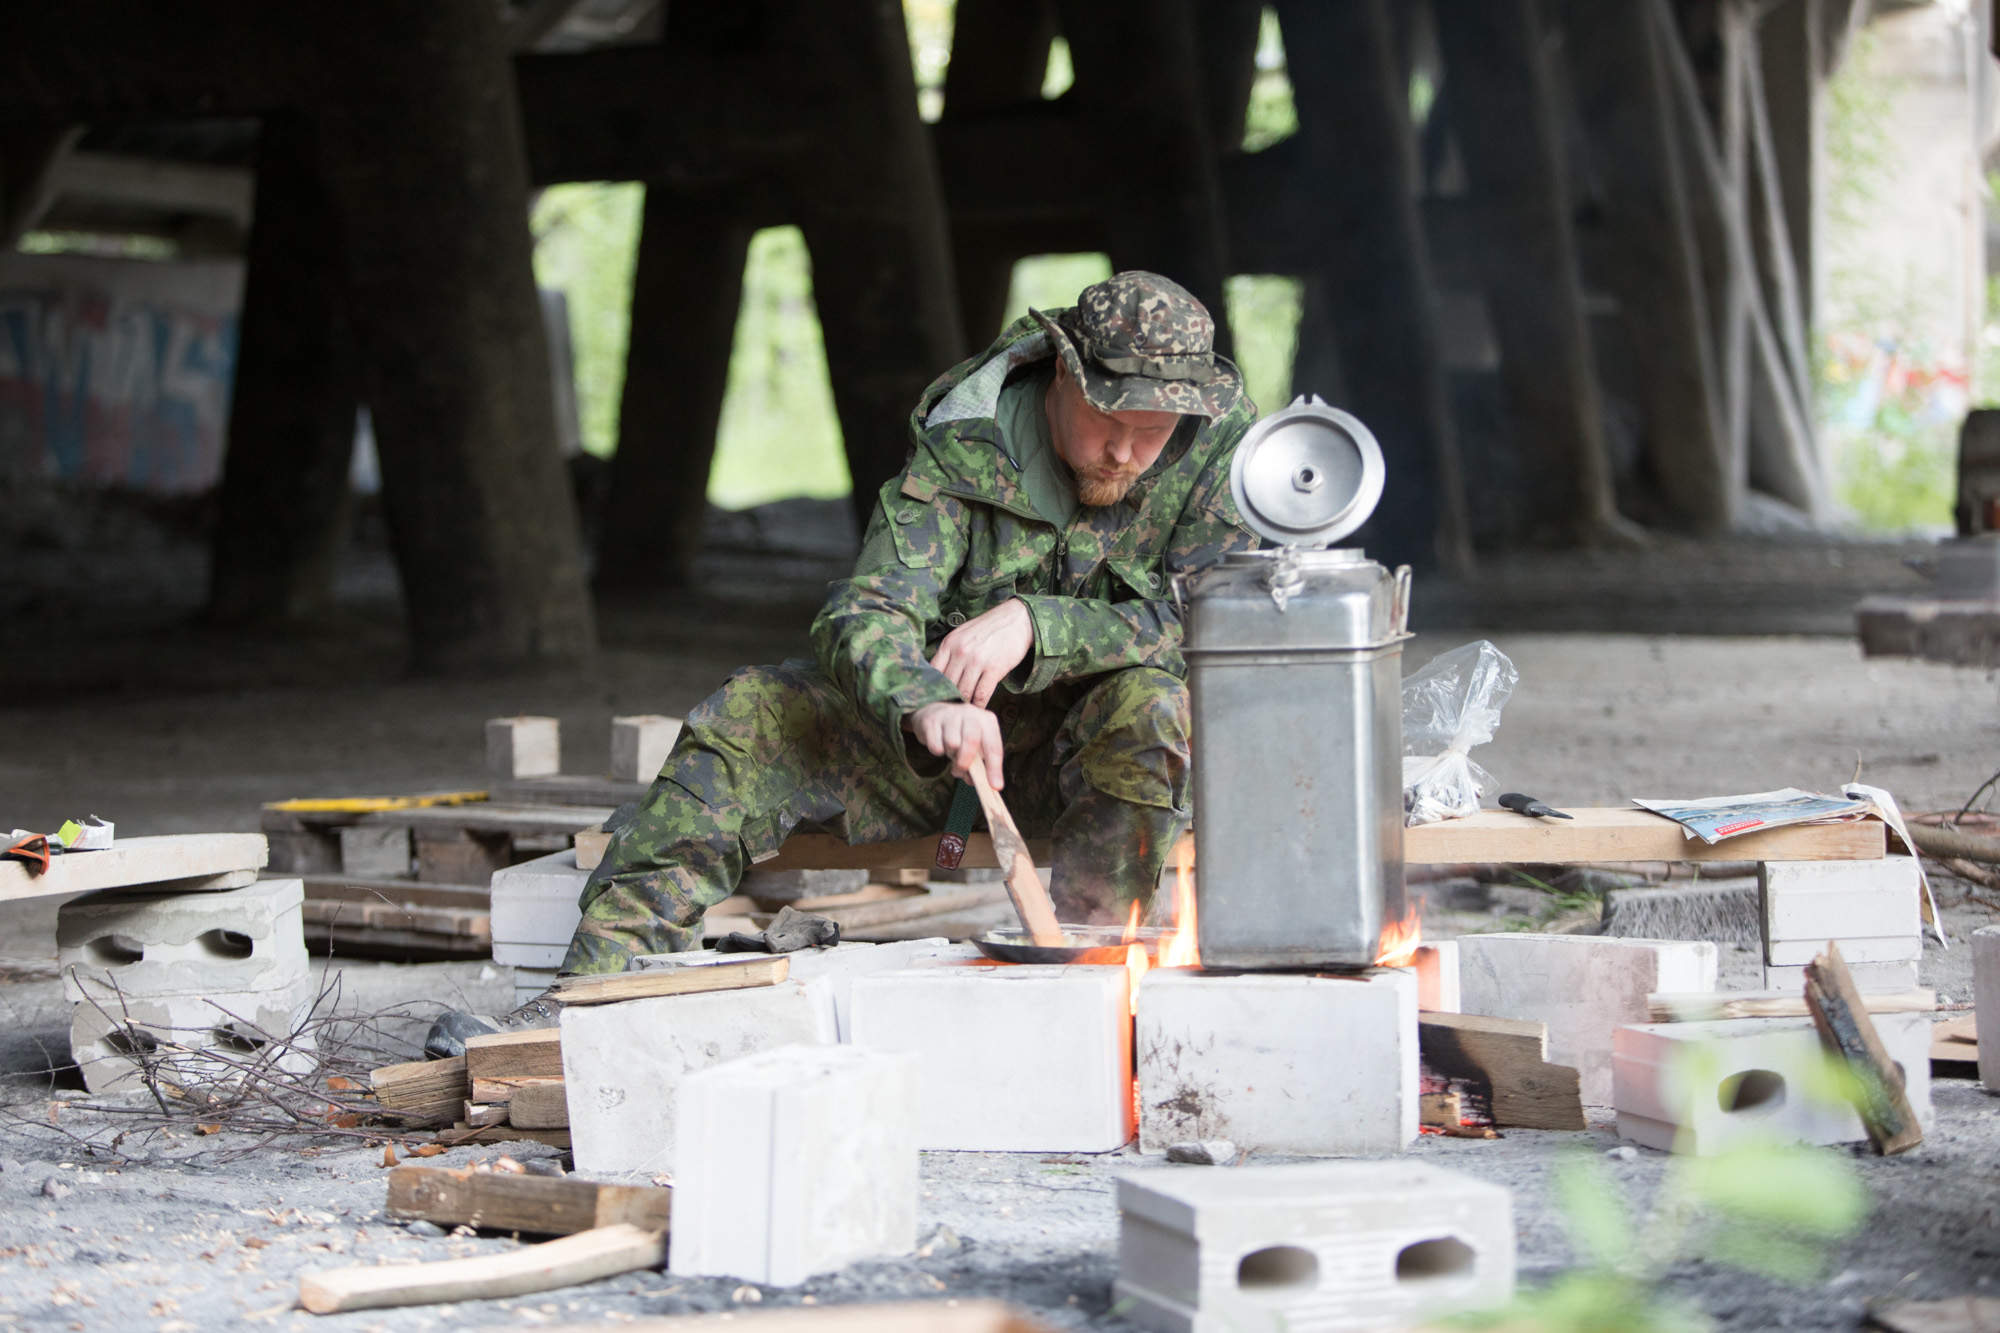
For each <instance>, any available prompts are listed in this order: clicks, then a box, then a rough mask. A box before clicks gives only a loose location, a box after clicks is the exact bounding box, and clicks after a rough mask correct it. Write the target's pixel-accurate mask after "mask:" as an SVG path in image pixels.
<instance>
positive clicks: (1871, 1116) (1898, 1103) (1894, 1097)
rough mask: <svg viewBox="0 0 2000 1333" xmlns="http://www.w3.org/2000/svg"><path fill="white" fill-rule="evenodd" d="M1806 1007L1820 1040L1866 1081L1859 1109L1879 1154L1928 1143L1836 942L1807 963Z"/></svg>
mask: <svg viewBox="0 0 2000 1333" xmlns="http://www.w3.org/2000/svg"><path fill="white" fill-rule="evenodd" d="M1806 1007H1807V1008H1809V1009H1811V1010H1812V1016H1813V1026H1815V1027H1817V1028H1818V1029H1819V1037H1820V1041H1821V1042H1823V1043H1824V1044H1825V1045H1826V1047H1827V1049H1828V1050H1830V1051H1832V1052H1833V1053H1834V1054H1836V1055H1838V1056H1840V1057H1841V1058H1842V1059H1844V1060H1846V1061H1847V1066H1848V1068H1849V1069H1851V1070H1853V1071H1854V1073H1855V1074H1856V1075H1857V1076H1858V1077H1859V1079H1860V1081H1861V1085H1862V1087H1861V1096H1860V1099H1859V1101H1858V1102H1857V1104H1856V1106H1855V1110H1857V1111H1859V1112H1860V1113H1861V1123H1862V1125H1863V1126H1864V1127H1866V1129H1867V1130H1868V1141H1869V1143H1871V1144H1873V1145H1874V1147H1875V1151H1876V1152H1878V1153H1880V1154H1882V1155H1883V1156H1885V1157H1887V1156H1893V1155H1894V1154H1896V1153H1905V1152H1908V1151H1909V1150H1910V1149H1912V1148H1914V1147H1916V1146H1917V1145H1918V1144H1920V1143H1922V1142H1923V1141H1924V1131H1923V1128H1922V1127H1921V1126H1920V1125H1918V1124H1917V1114H1916V1112H1915V1111H1914V1110H1912V1109H1911V1108H1910V1099H1909V1098H1908V1097H1906V1096H1904V1094H1903V1076H1902V1074H1901V1073H1900V1072H1898V1070H1897V1068H1896V1062H1895V1061H1894V1060H1891V1059H1890V1058H1889V1053H1888V1051H1887V1050H1886V1049H1885V1048H1884V1047H1883V1045H1882V1038H1881V1036H1880V1035H1879V1034H1878V1033H1877V1032H1876V1031H1875V1022H1874V1020H1873V1019H1871V1018H1869V1017H1868V1010H1867V1009H1866V1007H1865V1006H1863V1004H1862V1002H1861V994H1860V992H1859V991H1858V990H1857V989H1856V988H1855V985H1854V978H1853V976H1852V975H1851V974H1850V973H1849V972H1848V970H1847V963H1846V961H1845V960H1844V959H1842V958H1841V956H1840V946H1839V945H1838V944H1835V943H1833V942H1832V941H1831V940H1829V941H1828V942H1827V946H1826V952H1825V953H1823V954H1820V955H1819V956H1818V957H1816V958H1814V959H1813V960H1812V961H1811V962H1810V963H1807V964H1806Z"/></svg>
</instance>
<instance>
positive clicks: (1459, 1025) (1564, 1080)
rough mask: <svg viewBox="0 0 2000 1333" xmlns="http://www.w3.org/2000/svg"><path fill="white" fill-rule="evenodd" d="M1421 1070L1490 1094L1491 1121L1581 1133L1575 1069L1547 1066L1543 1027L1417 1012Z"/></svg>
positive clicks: (1512, 1020)
mask: <svg viewBox="0 0 2000 1333" xmlns="http://www.w3.org/2000/svg"><path fill="white" fill-rule="evenodd" d="M1417 1032H1418V1038H1419V1044H1420V1046H1421V1047H1422V1051H1423V1065H1424V1068H1425V1069H1427V1070H1429V1071H1430V1072H1431V1073H1433V1074H1435V1075H1437V1076H1438V1077H1439V1078H1441V1079H1444V1080H1447V1081H1449V1080H1453V1079H1463V1080H1465V1081H1466V1082H1468V1083H1470V1084H1472V1085H1474V1086H1475V1087H1478V1088H1481V1089H1483V1090H1485V1091H1487V1093H1488V1101H1489V1104H1490V1105H1491V1107H1492V1116H1493V1123H1494V1124H1496V1125H1513V1126H1517V1127H1519V1128H1521V1129H1584V1128H1586V1127H1587V1122H1586V1121H1585V1120H1584V1117H1583V1095H1582V1088H1581V1081H1580V1079H1579V1077H1578V1075H1577V1072H1576V1070H1574V1069H1572V1068H1570V1067H1569V1066H1568V1065H1555V1064H1550V1063H1549V1060H1548V1052H1549V1028H1548V1024H1546V1023H1535V1022H1528V1021H1526V1020H1523V1019H1517V1018H1487V1017H1484V1016H1482V1015H1477V1014H1419V1015H1418V1016H1417Z"/></svg>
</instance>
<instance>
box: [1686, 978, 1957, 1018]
mask: <svg viewBox="0 0 2000 1333" xmlns="http://www.w3.org/2000/svg"><path fill="white" fill-rule="evenodd" d="M1861 998H1862V1000H1863V1002H1864V1003H1866V1004H1867V1006H1868V1012H1869V1013H1871V1014H1919V1013H1929V1012H1930V1011H1932V1010H1933V1009H1936V1008H1937V992H1936V991H1934V990H1932V989H1930V988H1929V987H1927V986H1912V987H1910V988H1909V989H1908V990H1890V991H1870V992H1869V993H1868V994H1866V995H1864V996H1862V997H1861ZM1806 1012H1807V1011H1806V997H1805V995H1804V993H1803V992H1800V991H1783V990H1752V991H1726V990H1716V991H1681V992H1672V991H1660V992H1657V993H1655V994H1652V995H1648V996H1647V997H1646V1019H1647V1021H1648V1022H1651V1023H1707V1022H1711V1021H1713V1020H1715V1019H1719V1018H1804V1017H1805V1016H1806Z"/></svg>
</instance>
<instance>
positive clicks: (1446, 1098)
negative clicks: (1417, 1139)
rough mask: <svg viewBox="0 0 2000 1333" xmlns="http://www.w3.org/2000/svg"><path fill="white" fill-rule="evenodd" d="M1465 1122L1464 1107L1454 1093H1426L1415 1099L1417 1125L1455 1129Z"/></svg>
mask: <svg viewBox="0 0 2000 1333" xmlns="http://www.w3.org/2000/svg"><path fill="white" fill-rule="evenodd" d="M1464 1122H1465V1107H1464V1104H1463V1101H1462V1099H1461V1098H1460V1097H1459V1095H1458V1094H1457V1093H1455V1092H1427V1093H1424V1094H1423V1095H1422V1096H1420V1097H1418V1098H1417V1123H1418V1124H1420V1125H1439V1126H1445V1125H1449V1126H1453V1127H1456V1126H1458V1125H1461V1124H1463V1123H1464Z"/></svg>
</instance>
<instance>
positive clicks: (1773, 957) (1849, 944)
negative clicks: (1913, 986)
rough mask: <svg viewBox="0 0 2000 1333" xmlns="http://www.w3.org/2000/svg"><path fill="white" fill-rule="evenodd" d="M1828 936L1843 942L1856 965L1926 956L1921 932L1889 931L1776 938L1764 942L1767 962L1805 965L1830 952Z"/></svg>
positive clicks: (1843, 952)
mask: <svg viewBox="0 0 2000 1333" xmlns="http://www.w3.org/2000/svg"><path fill="white" fill-rule="evenodd" d="M1828 940H1835V941H1837V942H1838V943H1839V945H1840V956H1841V958H1843V959H1844V960H1846V962H1847V963H1848V964H1849V965H1850V966H1852V965H1853V964H1855V963H1914V962H1916V961H1917V960H1918V959H1920V958H1922V957H1923V956H1924V940H1923V936H1921V935H1889V936H1874V937H1863V938H1859V939H1857V938H1854V937H1852V936H1842V935H1821V936H1820V937H1819V938H1817V939H1810V940H1772V941H1771V942H1770V943H1769V944H1767V945H1765V946H1764V949H1765V952H1764V963H1765V966H1767V967H1804V966H1805V965H1806V964H1807V963H1810V962H1811V961H1812V960H1813V959H1814V958H1815V957H1817V956H1818V955H1820V954H1823V953H1825V952H1826V945H1827V941H1828Z"/></svg>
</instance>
